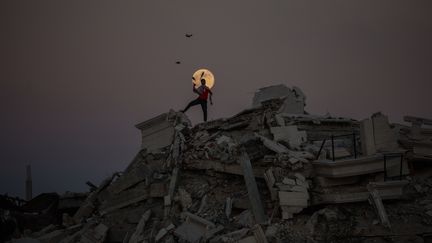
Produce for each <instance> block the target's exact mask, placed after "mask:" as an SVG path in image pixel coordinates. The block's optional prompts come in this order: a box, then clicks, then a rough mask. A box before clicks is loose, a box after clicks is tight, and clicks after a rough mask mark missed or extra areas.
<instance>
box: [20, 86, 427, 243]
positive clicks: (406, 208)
mask: <svg viewBox="0 0 432 243" xmlns="http://www.w3.org/2000/svg"><path fill="white" fill-rule="evenodd" d="M305 100H306V97H305V95H304V94H303V93H302V92H301V90H300V89H299V88H296V87H294V88H292V89H290V88H287V87H285V86H283V85H282V86H280V85H279V86H272V87H267V88H263V89H260V90H259V91H258V92H257V93H256V95H255V97H254V100H253V106H252V107H253V108H251V109H247V110H244V111H242V112H240V113H238V114H237V115H235V116H233V117H230V118H225V119H218V120H214V121H209V122H206V123H201V124H198V125H196V126H194V127H192V126H191V123H190V121H189V120H188V118H187V117H186V116H185V115H184V114H183V113H181V112H175V111H173V110H171V111H169V112H167V113H164V114H162V115H160V116H157V117H155V118H153V119H150V120H148V121H145V122H142V123H140V124H138V125H137V126H136V127H137V128H138V129H139V130H140V131H141V134H142V146H141V149H140V151H138V153H137V154H136V156H135V158H134V159H133V160H132V162H131V163H130V164H129V166H128V167H127V168H126V169H125V170H124V171H123V172H121V173H114V174H113V175H112V176H110V177H108V178H107V179H106V180H104V181H103V182H102V183H101V184H100V185H99V186H97V187H96V186H92V187H91V192H90V193H88V194H86V195H85V197H83V195H82V194H81V195H73V196H71V195H70V196H69V197H68V196H66V195H64V196H62V199H59V200H57V202H59V203H58V204H59V205H57V206H56V208H58V210H62V211H61V213H62V215H61V218H60V219H59V220H58V221H50V224H49V225H47V224H46V223H45V225H43V224H41V225H39V226H40V227H41V226H46V227H45V228H40V227H39V228H37V227H36V228H33V231H24V230H23V229H22V230H21V231H20V232H21V236H23V237H29V238H33V239H35V240H37V241H38V242H42V243H45V242H47V243H48V242H49V243H51V242H61V243H72V242H123V243H127V242H128V243H138V242H243V243H254V242H259V243H264V242H425V241H430V240H431V234H432V196H430V195H431V194H430V193H429V192H430V191H431V190H432V177H430V175H426V176H416V174H415V173H414V172H415V171H414V169H413V166H412V164H413V163H416V162H417V160H418V159H419V158H421V159H422V160H429V161H430V159H431V158H432V157H431V154H432V153H431V152H432V150H431V151H429V150H428V148H429V147H428V146H430V144H431V143H432V140H431V139H432V132H431V131H432V130H430V129H428V128H424V127H422V125H423V124H426V125H430V124H431V121H430V120H427V119H420V118H411V117H408V118H405V120H407V121H410V122H412V124H413V126H412V127H406V126H402V125H394V124H390V123H389V122H388V119H387V117H386V116H385V115H383V114H381V113H376V114H373V115H372V117H371V118H368V119H365V120H363V121H356V120H353V119H349V118H339V117H332V116H330V115H326V116H317V115H310V114H308V113H307V112H305V111H304V106H305ZM419 124H420V125H419ZM425 171H426V169H425ZM71 198H72V199H73V200H68V199H71ZM78 198H81V199H80V200H81V201H80V200H78ZM30 202H31V201H30ZM72 209H75V210H72ZM36 229H37V230H36ZM12 242H19V239H18V240H13V241H12Z"/></svg>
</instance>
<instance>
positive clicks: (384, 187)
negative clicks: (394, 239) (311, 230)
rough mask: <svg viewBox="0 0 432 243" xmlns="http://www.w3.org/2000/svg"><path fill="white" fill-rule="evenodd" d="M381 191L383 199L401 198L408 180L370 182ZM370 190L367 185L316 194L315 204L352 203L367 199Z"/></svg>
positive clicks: (380, 194)
mask: <svg viewBox="0 0 432 243" xmlns="http://www.w3.org/2000/svg"><path fill="white" fill-rule="evenodd" d="M370 184H371V185H372V186H373V187H374V188H375V189H376V190H377V191H378V193H379V196H380V197H381V198H382V199H383V200H387V199H399V198H401V197H402V196H403V194H404V191H403V189H404V187H405V186H406V185H407V184H408V181H406V180H401V181H384V182H371V183H370ZM369 195H370V193H369V191H368V190H367V188H366V187H360V188H359V190H358V191H356V192H340V191H339V192H335V193H326V194H317V195H314V196H313V198H314V200H313V204H314V205H316V204H331V203H352V202H362V201H367V200H368V198H369Z"/></svg>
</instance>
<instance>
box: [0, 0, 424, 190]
mask: <svg viewBox="0 0 432 243" xmlns="http://www.w3.org/2000/svg"><path fill="white" fill-rule="evenodd" d="M187 32H191V33H193V34H194V36H193V37H192V38H190V39H188V38H185V37H184V34H185V33H187ZM0 33H1V37H0V112H1V113H0V114H1V119H0V193H1V194H2V193H6V192H8V193H9V194H11V195H18V196H23V195H24V180H25V165H26V164H28V163H31V164H32V168H33V184H34V191H35V194H38V193H40V192H50V191H57V192H64V191H66V190H70V191H83V190H86V189H87V188H86V186H85V182H86V181H87V180H91V181H93V182H94V183H99V182H100V180H101V179H103V178H104V177H105V176H107V175H109V174H110V173H111V172H113V171H119V170H123V169H124V168H125V167H126V166H127V165H128V163H129V162H130V161H131V159H132V158H133V156H134V154H135V153H136V152H137V150H138V147H139V143H140V137H139V131H138V130H137V129H136V128H134V125H135V124H136V123H138V122H141V121H143V120H145V119H147V118H151V117H152V116H155V115H158V114H159V113H162V112H166V111H168V109H169V108H173V109H180V108H183V106H184V105H185V104H186V103H187V102H188V101H189V100H190V99H192V98H194V97H195V96H194V94H192V92H191V81H190V80H191V76H192V74H193V72H194V71H195V70H196V69H198V68H201V67H205V68H208V69H210V70H212V71H213V73H214V75H215V77H216V85H215V87H214V90H213V91H214V93H215V96H214V102H215V105H214V106H213V107H211V108H210V111H209V117H210V119H215V118H219V117H228V116H231V115H233V114H235V113H237V112H239V111H241V110H242V109H244V108H247V107H249V106H250V105H251V102H252V101H251V100H252V96H253V92H254V91H255V90H256V89H258V88H259V87H262V86H265V85H271V84H279V83H284V84H286V85H287V86H292V85H296V86H298V87H300V88H301V89H302V90H303V91H304V93H305V94H306V96H307V107H306V109H307V111H309V112H310V113H313V114H325V113H326V112H330V113H331V114H333V115H338V116H346V117H353V118H356V119H363V118H366V117H368V116H370V115H371V114H372V113H373V112H376V111H382V112H384V113H386V114H388V115H389V117H390V119H391V121H393V122H400V121H401V120H402V116H403V115H406V114H409V115H416V116H423V117H429V118H432V109H431V107H430V104H431V98H430V94H431V93H432V84H431V82H432V1H427V0H425V1H402V0H401V1H395V0H388V1H376V0H368V1H347V0H340V1H288V0H281V1H262V0H245V1H240V0H236V1H232V0H228V1H222V0H211V1H207V0H195V1H189V0H181V1H174V0H171V1H166V0H157V1H156V0H155V1H151V0H148V1H147V0H146V1H124V0H122V1H105V0H104V1H58V0H52V1H43V0H39V1H33V0H28V1H20V0H5V1H1V3H0ZM178 60H179V61H181V62H182V63H181V64H180V65H177V64H175V62H176V61H178ZM188 115H189V116H190V117H191V118H192V120H193V122H195V123H196V122H198V121H199V119H200V118H201V113H200V110H199V108H198V107H195V108H194V109H192V110H191V111H190V112H189V113H188Z"/></svg>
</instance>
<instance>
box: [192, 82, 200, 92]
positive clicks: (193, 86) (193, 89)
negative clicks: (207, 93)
mask: <svg viewBox="0 0 432 243" xmlns="http://www.w3.org/2000/svg"><path fill="white" fill-rule="evenodd" d="M192 92H194V93H197V94H200V93H199V92H198V90H197V89H196V88H195V84H194V83H192Z"/></svg>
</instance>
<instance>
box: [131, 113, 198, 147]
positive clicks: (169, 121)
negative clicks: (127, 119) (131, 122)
mask: <svg viewBox="0 0 432 243" xmlns="http://www.w3.org/2000/svg"><path fill="white" fill-rule="evenodd" d="M178 124H183V125H184V126H186V127H187V126H190V121H189V120H188V119H187V117H186V116H185V115H184V114H182V113H181V112H179V113H176V112H174V111H173V110H170V111H169V112H167V113H163V114H161V115H159V116H156V117H154V118H152V119H149V120H147V121H144V122H141V123H139V124H137V125H136V126H135V127H136V128H138V129H139V130H141V136H142V143H141V148H142V149H146V150H147V151H148V152H149V153H152V152H158V151H159V150H160V149H162V148H164V147H167V146H170V145H171V143H172V142H173V139H174V134H175V126H177V125H178Z"/></svg>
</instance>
